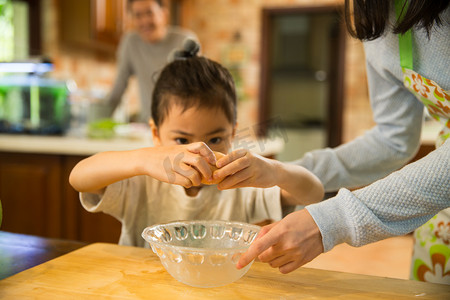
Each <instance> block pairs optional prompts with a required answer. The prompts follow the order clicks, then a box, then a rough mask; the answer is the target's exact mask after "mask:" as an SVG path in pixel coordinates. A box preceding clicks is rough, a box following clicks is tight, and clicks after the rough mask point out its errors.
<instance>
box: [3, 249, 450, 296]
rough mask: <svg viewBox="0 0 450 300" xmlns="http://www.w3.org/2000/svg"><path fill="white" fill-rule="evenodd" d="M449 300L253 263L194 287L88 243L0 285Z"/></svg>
mask: <svg viewBox="0 0 450 300" xmlns="http://www.w3.org/2000/svg"><path fill="white" fill-rule="evenodd" d="M105 298H107V299H108V298H109V299H336V298H337V299H375V298H376V299H395V300H397V299H411V298H414V299H450V287H449V286H446V285H439V284H431V283H423V282H415V281H409V280H401V279H391V278H383V277H376V276H367V275H357V274H350V273H341V272H334V271H325V270H318V269H311V268H300V269H298V270H296V271H294V272H292V273H290V274H286V275H283V274H280V273H279V271H278V270H277V269H273V268H271V267H270V266H269V265H267V264H263V263H261V262H255V263H254V264H253V265H252V267H251V268H250V270H249V272H248V273H247V274H246V275H244V277H243V278H241V279H240V280H238V281H236V282H234V283H232V284H229V285H226V286H223V287H218V288H206V289H202V288H194V287H190V286H187V285H185V284H183V283H180V282H178V281H176V280H175V279H173V278H172V277H171V276H170V275H169V274H168V273H167V272H166V270H165V269H164V267H163V266H162V264H161V263H160V261H159V258H158V257H157V256H156V255H155V254H154V253H153V252H152V251H151V250H149V249H144V248H137V247H125V246H118V245H115V244H103V243H97V244H91V245H88V246H86V247H83V248H80V249H78V250H75V251H73V252H70V253H68V254H66V255H63V256H60V257H58V258H56V259H53V260H50V261H48V262H46V263H44V264H41V265H38V266H36V267H34V268H31V269H28V270H26V271H23V272H21V273H18V274H16V275H14V276H11V277H9V278H6V279H4V280H1V281H0V299H105Z"/></svg>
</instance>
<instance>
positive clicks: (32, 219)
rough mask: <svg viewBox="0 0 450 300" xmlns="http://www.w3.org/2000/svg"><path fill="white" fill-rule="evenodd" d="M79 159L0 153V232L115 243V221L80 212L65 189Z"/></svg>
mask: <svg viewBox="0 0 450 300" xmlns="http://www.w3.org/2000/svg"><path fill="white" fill-rule="evenodd" d="M84 157H85V156H72V155H54V154H33V153H12V152H0V199H1V201H2V206H3V223H2V225H1V229H2V230H4V231H10V232H15V233H25V234H33V235H38V236H43V237H51V238H63V239H72V240H79V241H83V242H89V243H90V242H112V243H117V242H118V240H119V235H120V222H118V221H117V220H116V219H114V218H113V217H111V216H109V215H106V214H103V213H98V214H92V213H89V212H87V211H86V210H84V209H83V208H82V206H81V204H80V201H79V198H78V193H77V192H76V191H75V190H74V189H73V188H72V187H71V186H70V184H69V181H68V180H69V174H70V171H71V170H72V168H73V167H74V166H75V164H77V163H78V162H79V161H80V160H81V159H83V158H84Z"/></svg>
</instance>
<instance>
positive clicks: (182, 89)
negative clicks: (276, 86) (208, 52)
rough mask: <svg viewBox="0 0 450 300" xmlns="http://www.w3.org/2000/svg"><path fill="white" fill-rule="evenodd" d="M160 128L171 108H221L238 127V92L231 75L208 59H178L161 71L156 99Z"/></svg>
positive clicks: (154, 114)
mask: <svg viewBox="0 0 450 300" xmlns="http://www.w3.org/2000/svg"><path fill="white" fill-rule="evenodd" d="M152 98H153V99H152V118H153V122H154V123H155V125H156V126H159V125H160V124H162V122H163V121H164V119H165V117H166V116H167V113H168V111H169V109H170V107H171V105H174V104H176V105H180V106H182V107H183V111H185V110H187V109H189V108H191V107H205V108H217V109H221V110H222V111H223V112H224V113H225V115H226V117H227V119H228V120H229V121H230V123H232V124H236V115H237V112H236V91H235V86H234V81H233V78H232V77H231V74H230V72H228V70H227V69H225V68H224V67H223V66H221V65H220V64H219V63H217V62H215V61H212V60H210V59H208V58H205V57H198V56H192V57H184V58H180V57H178V58H177V59H175V60H174V61H173V62H171V63H169V64H168V65H167V66H166V67H164V69H163V70H162V71H161V73H160V75H159V78H158V80H157V81H156V84H155V89H154V90H153V97H152Z"/></svg>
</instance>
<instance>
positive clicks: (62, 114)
mask: <svg viewBox="0 0 450 300" xmlns="http://www.w3.org/2000/svg"><path fill="white" fill-rule="evenodd" d="M52 69H53V65H52V64H51V63H49V62H11V63H0V132H3V133H22V134H44V135H47V134H49V135H52V134H63V133H65V132H66V130H67V129H68V128H69V125H70V102H69V95H70V92H69V85H68V82H67V81H65V80H58V79H54V78H51V77H49V76H48V74H49V72H50V71H51V70H52Z"/></svg>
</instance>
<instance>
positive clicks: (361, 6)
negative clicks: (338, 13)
mask: <svg viewBox="0 0 450 300" xmlns="http://www.w3.org/2000/svg"><path fill="white" fill-rule="evenodd" d="M393 1H395V0H345V21H346V24H347V29H348V31H349V33H350V35H351V36H353V37H355V38H357V39H360V40H369V41H370V40H374V39H376V38H378V37H380V36H381V35H383V33H384V32H385V29H386V26H387V25H388V23H387V22H388V20H389V12H390V9H391V7H392V2H393ZM403 1H404V4H403V10H402V13H401V19H400V20H397V22H396V24H394V28H393V30H392V32H393V33H395V34H398V33H401V34H403V33H405V32H407V31H408V30H409V29H411V28H412V27H414V26H416V25H417V26H418V27H419V28H424V29H425V30H426V31H427V33H428V35H430V31H431V28H432V27H433V25H434V24H435V23H436V25H437V26H440V25H441V24H442V20H441V19H440V16H439V15H440V13H442V12H443V11H444V10H445V9H446V8H447V7H448V5H449V2H450V1H449V0H403ZM406 2H409V3H408V5H407V8H405V7H406V5H405V4H406ZM352 10H353V13H352Z"/></svg>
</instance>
